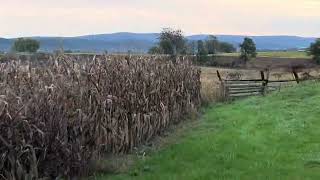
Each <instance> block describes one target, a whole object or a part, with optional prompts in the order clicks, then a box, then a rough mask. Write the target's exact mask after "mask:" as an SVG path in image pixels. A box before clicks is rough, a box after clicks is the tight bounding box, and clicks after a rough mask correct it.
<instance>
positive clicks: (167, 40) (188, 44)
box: [12, 28, 320, 64]
mask: <svg viewBox="0 0 320 180" xmlns="http://www.w3.org/2000/svg"><path fill="white" fill-rule="evenodd" d="M158 39H159V42H158V43H157V45H156V46H154V47H152V48H150V49H149V53H150V54H168V55H173V56H176V55H197V56H199V57H205V56H208V55H212V54H216V53H232V52H235V51H236V48H235V47H234V46H233V45H232V44H230V43H227V42H220V41H219V40H218V39H217V37H215V36H212V35H210V36H208V37H207V38H206V39H205V40H197V41H194V40H187V39H186V37H185V36H184V35H183V32H182V31H181V30H179V29H178V30H174V29H171V28H165V29H163V31H162V32H161V33H160V36H159V38H158ZM39 48H40V42H39V41H37V40H34V39H31V38H18V39H16V40H15V42H14V43H13V46H12V50H13V51H15V52H29V53H35V52H37V51H38V50H39ZM307 52H308V54H309V55H311V56H312V57H313V59H314V60H315V61H316V62H317V63H318V64H320V38H319V39H316V41H315V42H314V43H312V44H311V45H310V47H309V48H308V50H307ZM256 56H257V49H256V44H255V42H254V41H253V39H251V38H248V37H246V38H244V40H243V43H241V44H240V59H242V60H244V61H249V60H250V59H252V58H255V57H256Z"/></svg>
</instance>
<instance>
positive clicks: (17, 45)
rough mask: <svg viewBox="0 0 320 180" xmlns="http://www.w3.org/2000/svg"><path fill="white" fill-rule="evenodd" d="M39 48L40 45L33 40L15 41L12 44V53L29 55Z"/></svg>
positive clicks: (20, 39)
mask: <svg viewBox="0 0 320 180" xmlns="http://www.w3.org/2000/svg"><path fill="white" fill-rule="evenodd" d="M39 48H40V43H39V42H38V41H36V40H33V39H28V38H19V39H17V40H16V41H15V42H14V44H13V47H12V49H13V50H14V51H17V52H29V53H34V52H37V51H38V49H39Z"/></svg>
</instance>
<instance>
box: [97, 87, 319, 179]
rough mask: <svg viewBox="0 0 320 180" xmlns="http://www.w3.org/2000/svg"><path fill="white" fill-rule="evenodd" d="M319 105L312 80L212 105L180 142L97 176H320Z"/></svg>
mask: <svg viewBox="0 0 320 180" xmlns="http://www.w3.org/2000/svg"><path fill="white" fill-rule="evenodd" d="M319 104H320V85H319V84H311V85H307V86H299V87H294V88H290V89H286V90H283V92H281V93H275V94H272V95H270V96H268V97H265V98H263V97H254V98H249V99H246V100H242V101H238V102H234V103H232V104H228V105H218V106H216V107H212V108H209V109H207V110H206V115H205V116H204V117H203V119H202V120H201V121H200V122H199V125H198V126H197V127H195V128H194V129H191V130H190V132H188V133H187V136H185V137H184V138H182V139H181V140H180V141H179V142H178V143H177V144H173V145H171V146H169V147H167V148H165V149H163V150H161V151H160V152H157V153H154V154H153V155H152V156H151V157H149V158H147V159H146V160H144V161H142V160H141V161H140V162H138V164H137V165H136V167H135V168H134V169H133V170H132V171H131V172H129V173H128V174H119V175H113V176H101V177H97V178H96V179H118V180H122V179H139V180H143V179H153V180H156V179H164V180H167V179H177V180H178V179H184V180H188V179H203V180H206V179H245V180H248V179H253V180H256V179H272V180H274V179H281V180H283V179H288V180H293V179H320V130H319V127H320V120H319V117H320V108H319Z"/></svg>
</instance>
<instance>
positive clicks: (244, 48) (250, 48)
mask: <svg viewBox="0 0 320 180" xmlns="http://www.w3.org/2000/svg"><path fill="white" fill-rule="evenodd" d="M240 48H241V55H240V58H241V59H242V60H244V61H248V60H250V59H251V58H255V57H257V48H256V44H255V43H254V41H253V40H252V39H251V38H248V37H246V38H244V41H243V43H242V44H240Z"/></svg>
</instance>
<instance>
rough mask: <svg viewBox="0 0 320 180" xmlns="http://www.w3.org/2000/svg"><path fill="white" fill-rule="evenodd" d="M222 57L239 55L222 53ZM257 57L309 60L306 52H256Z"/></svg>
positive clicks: (236, 54) (238, 54) (237, 54)
mask: <svg viewBox="0 0 320 180" xmlns="http://www.w3.org/2000/svg"><path fill="white" fill-rule="evenodd" d="M221 55H223V56H240V53H224V54H221ZM258 57H274V58H311V56H308V55H307V53H306V52H298V51H275V52H258Z"/></svg>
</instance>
